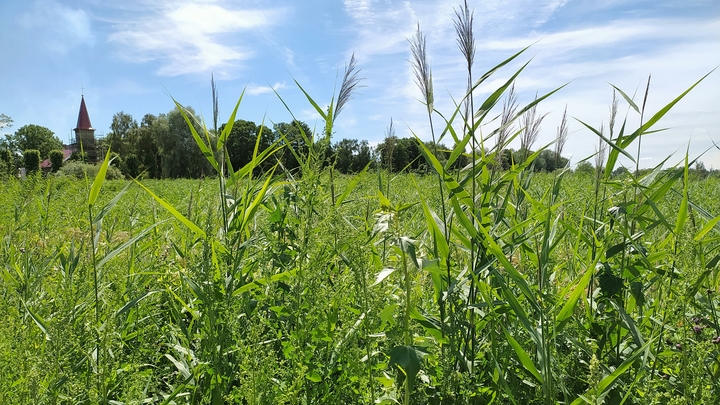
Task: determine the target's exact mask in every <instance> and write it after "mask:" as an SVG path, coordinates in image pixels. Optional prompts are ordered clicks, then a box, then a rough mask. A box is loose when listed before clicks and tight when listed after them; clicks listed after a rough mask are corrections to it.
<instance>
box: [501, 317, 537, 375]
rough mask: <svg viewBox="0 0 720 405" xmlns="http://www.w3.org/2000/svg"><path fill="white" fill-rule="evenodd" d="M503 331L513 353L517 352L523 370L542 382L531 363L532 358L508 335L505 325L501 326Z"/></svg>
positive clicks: (533, 364)
mask: <svg viewBox="0 0 720 405" xmlns="http://www.w3.org/2000/svg"><path fill="white" fill-rule="evenodd" d="M503 332H505V338H506V339H507V341H508V343H510V346H512V348H513V350H514V351H515V354H517V356H518V359H519V360H520V363H521V364H522V365H523V367H525V370H527V371H529V372H530V374H532V375H533V377H535V379H537V380H538V382H539V383H540V384H543V378H542V376H541V375H540V372H539V371H538V369H537V367H535V363H533V361H532V359H530V355H528V354H527V352H526V351H525V349H523V348H522V346H520V344H519V343H518V342H517V340H515V339H514V338H513V337H512V336H510V333H508V331H507V329H505V327H503Z"/></svg>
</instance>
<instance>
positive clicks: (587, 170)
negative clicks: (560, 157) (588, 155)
mask: <svg viewBox="0 0 720 405" xmlns="http://www.w3.org/2000/svg"><path fill="white" fill-rule="evenodd" d="M575 173H577V174H583V175H592V174H594V173H595V167H593V165H592V163H590V162H588V161H586V160H585V161H582V162H580V163H578V164H577V166H575Z"/></svg>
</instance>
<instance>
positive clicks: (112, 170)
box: [58, 162, 124, 180]
mask: <svg viewBox="0 0 720 405" xmlns="http://www.w3.org/2000/svg"><path fill="white" fill-rule="evenodd" d="M99 170H100V166H98V165H91V164H87V163H80V162H69V163H68V164H66V165H65V166H63V167H62V168H61V169H60V171H59V172H58V174H59V175H62V176H69V177H75V178H78V179H84V178H85V173H87V177H88V178H89V179H94V178H95V176H97V174H98V171H99ZM105 178H106V179H107V180H119V179H123V178H124V177H123V175H122V173H121V172H120V170H118V168H117V167H112V166H108V169H107V173H106V174H105Z"/></svg>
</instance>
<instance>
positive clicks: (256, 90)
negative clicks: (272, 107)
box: [245, 83, 287, 96]
mask: <svg viewBox="0 0 720 405" xmlns="http://www.w3.org/2000/svg"><path fill="white" fill-rule="evenodd" d="M285 87H287V85H285V83H275V84H273V85H272V86H260V85H257V84H249V85H248V86H247V89H245V92H246V93H248V94H250V95H252V96H257V95H259V94H267V93H272V92H273V91H278V90H280V89H284V88H285Z"/></svg>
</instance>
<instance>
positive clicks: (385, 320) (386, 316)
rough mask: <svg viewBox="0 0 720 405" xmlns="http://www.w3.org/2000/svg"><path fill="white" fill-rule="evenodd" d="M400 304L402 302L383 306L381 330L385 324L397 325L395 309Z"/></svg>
mask: <svg viewBox="0 0 720 405" xmlns="http://www.w3.org/2000/svg"><path fill="white" fill-rule="evenodd" d="M399 306H400V304H390V305H388V306H386V307H385V308H383V309H382V311H380V330H382V329H384V328H385V325H390V326H393V325H395V319H393V314H395V310H396V309H397V308H398V307H399Z"/></svg>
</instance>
